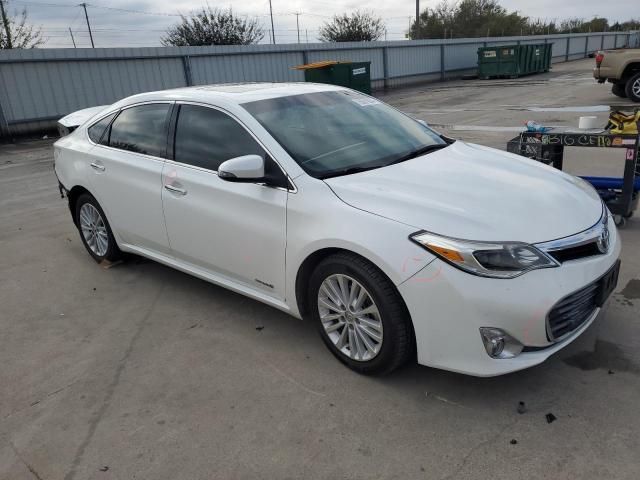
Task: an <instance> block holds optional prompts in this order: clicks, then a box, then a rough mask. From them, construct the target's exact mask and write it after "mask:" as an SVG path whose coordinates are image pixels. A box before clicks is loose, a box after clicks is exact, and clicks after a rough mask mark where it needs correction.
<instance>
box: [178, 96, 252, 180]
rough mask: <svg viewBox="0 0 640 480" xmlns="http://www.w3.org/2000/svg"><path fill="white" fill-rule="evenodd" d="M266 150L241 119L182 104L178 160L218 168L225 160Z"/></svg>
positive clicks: (212, 110) (210, 168) (179, 122)
mask: <svg viewBox="0 0 640 480" xmlns="http://www.w3.org/2000/svg"><path fill="white" fill-rule="evenodd" d="M250 154H257V155H260V156H264V151H263V150H262V148H261V147H260V145H258V143H257V142H256V141H255V140H254V139H253V137H252V136H251V135H250V134H249V132H247V131H246V130H245V129H244V128H243V127H242V126H241V125H240V124H239V123H238V122H236V121H235V120H234V119H233V118H231V117H230V116H229V115H227V114H225V113H222V112H220V111H218V110H214V109H212V108H206V107H198V106H195V105H182V106H181V107H180V112H179V114H178V122H177V124H176V139H175V157H174V158H175V160H176V161H177V162H181V163H186V164H189V165H195V166H197V167H203V168H207V169H209V170H218V167H219V166H220V164H221V163H222V162H224V161H225V160H229V159H230V158H234V157H240V156H242V155H250Z"/></svg>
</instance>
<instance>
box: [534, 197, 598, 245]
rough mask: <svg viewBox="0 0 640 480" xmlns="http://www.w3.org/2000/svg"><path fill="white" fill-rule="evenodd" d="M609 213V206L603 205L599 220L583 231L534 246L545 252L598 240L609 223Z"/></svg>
mask: <svg viewBox="0 0 640 480" xmlns="http://www.w3.org/2000/svg"><path fill="white" fill-rule="evenodd" d="M608 221H609V214H608V211H607V207H606V206H605V205H604V204H603V205H602V213H601V214H600V218H599V219H598V221H597V222H596V223H595V224H594V225H592V226H591V227H589V228H587V229H586V230H583V231H582V232H578V233H575V234H573V235H569V236H568V237H563V238H558V239H556V240H550V241H548V242H541V243H534V244H533V246H534V247H536V248H538V249H540V250H542V251H543V252H545V253H553V252H557V251H558V250H565V249H568V248H573V247H580V246H582V245H586V244H588V243H591V242H597V241H598V239H599V238H600V235H601V234H602V230H603V229H604V227H605V226H606V225H607V224H608Z"/></svg>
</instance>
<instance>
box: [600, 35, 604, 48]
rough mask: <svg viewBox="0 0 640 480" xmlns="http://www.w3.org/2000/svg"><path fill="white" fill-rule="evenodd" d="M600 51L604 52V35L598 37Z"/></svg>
mask: <svg viewBox="0 0 640 480" xmlns="http://www.w3.org/2000/svg"><path fill="white" fill-rule="evenodd" d="M600 50H604V33H603V34H602V35H600Z"/></svg>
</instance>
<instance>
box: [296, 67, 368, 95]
mask: <svg viewBox="0 0 640 480" xmlns="http://www.w3.org/2000/svg"><path fill="white" fill-rule="evenodd" d="M293 68H295V69H296V70H304V80H305V82H314V83H328V84H331V85H340V86H341V87H347V88H352V89H354V90H358V91H359V92H362V93H366V94H367V95H371V62H338V61H325V62H316V63H309V64H307V65H299V66H297V67H293Z"/></svg>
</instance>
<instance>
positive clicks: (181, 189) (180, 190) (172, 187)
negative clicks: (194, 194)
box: [164, 185, 187, 195]
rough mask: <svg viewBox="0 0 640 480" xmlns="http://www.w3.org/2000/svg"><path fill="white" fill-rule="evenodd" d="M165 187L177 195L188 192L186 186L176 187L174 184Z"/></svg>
mask: <svg viewBox="0 0 640 480" xmlns="http://www.w3.org/2000/svg"><path fill="white" fill-rule="evenodd" d="M164 188H165V189H167V190H169V191H170V192H171V193H175V194H177V195H186V194H187V191H186V190H185V189H184V188H179V187H174V186H173V185H165V186H164Z"/></svg>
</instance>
